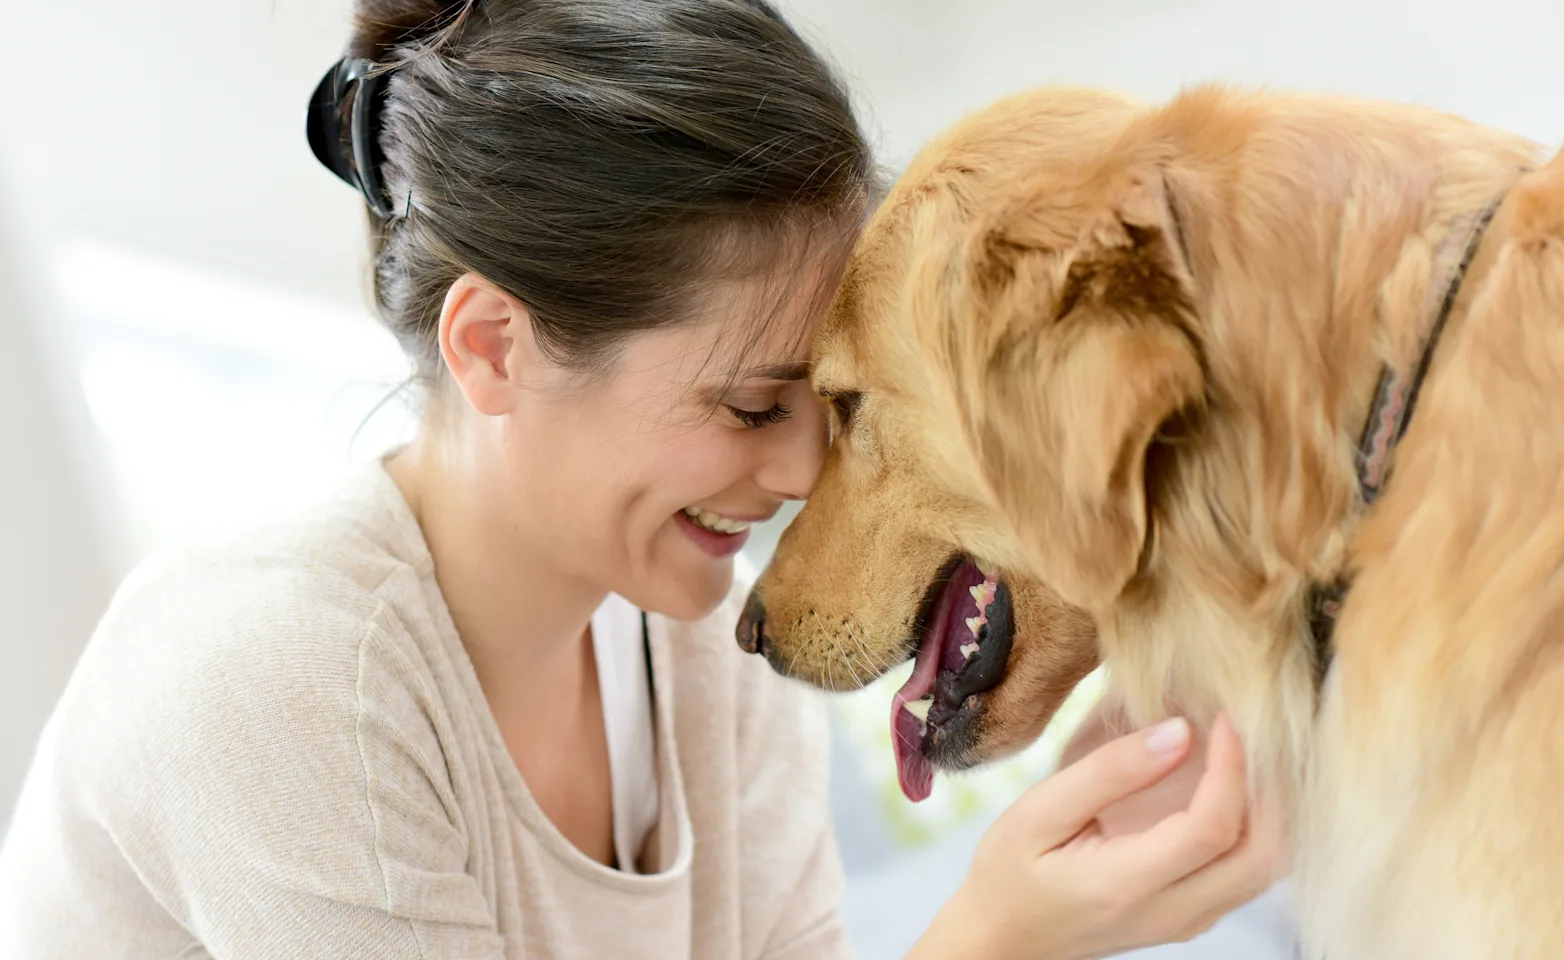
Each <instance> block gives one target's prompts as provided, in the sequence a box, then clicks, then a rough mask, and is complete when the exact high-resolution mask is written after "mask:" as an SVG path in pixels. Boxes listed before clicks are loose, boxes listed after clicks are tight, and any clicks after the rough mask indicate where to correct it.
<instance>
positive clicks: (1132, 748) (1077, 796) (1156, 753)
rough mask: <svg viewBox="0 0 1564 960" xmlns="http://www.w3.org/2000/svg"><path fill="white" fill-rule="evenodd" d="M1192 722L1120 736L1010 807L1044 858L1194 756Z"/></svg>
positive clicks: (1180, 721)
mask: <svg viewBox="0 0 1564 960" xmlns="http://www.w3.org/2000/svg"><path fill="white" fill-rule="evenodd" d="M1189 746H1190V736H1189V723H1188V721H1186V720H1184V719H1182V718H1176V719H1173V720H1167V721H1164V722H1162V723H1160V724H1157V725H1156V726H1154V727H1151V728H1150V729H1147V730H1142V731H1140V732H1138V733H1132V734H1130V735H1129V736H1125V737H1120V738H1118V739H1117V740H1113V741H1111V742H1109V743H1106V744H1104V745H1102V746H1101V747H1098V748H1097V749H1096V750H1094V751H1092V752H1091V753H1089V754H1087V755H1086V756H1085V757H1082V758H1081V759H1080V760H1078V761H1077V762H1075V763H1074V764H1071V765H1070V766H1068V767H1065V768H1064V769H1062V770H1060V771H1059V772H1057V773H1055V774H1053V775H1052V776H1050V777H1049V778H1048V779H1046V780H1044V781H1042V782H1041V783H1038V784H1036V785H1034V786H1033V787H1032V788H1031V789H1029V790H1028V791H1027V792H1026V793H1024V794H1022V795H1021V798H1020V799H1019V800H1017V801H1016V802H1015V804H1014V805H1013V806H1012V807H1011V808H1010V813H1009V814H1008V816H1010V817H1014V818H1015V819H1016V823H1017V825H1018V826H1019V827H1020V832H1022V833H1023V834H1024V836H1025V838H1026V839H1025V841H1024V842H1026V843H1027V844H1028V845H1030V846H1031V847H1032V849H1033V850H1035V851H1036V852H1037V853H1039V854H1041V853H1044V852H1046V851H1049V850H1052V849H1054V848H1056V847H1059V846H1061V845H1063V844H1064V843H1066V842H1068V841H1069V840H1070V838H1071V837H1074V836H1075V835H1076V834H1078V833H1080V832H1081V830H1082V829H1084V828H1085V827H1086V825H1087V824H1089V823H1091V822H1092V820H1094V819H1096V817H1097V814H1098V813H1100V812H1101V811H1102V810H1103V809H1104V808H1106V807H1108V806H1111V805H1112V804H1114V803H1117V802H1118V801H1120V800H1123V799H1124V798H1125V797H1128V796H1130V795H1131V794H1133V793H1136V792H1138V791H1140V790H1144V789H1146V788H1147V787H1149V786H1151V785H1152V784H1154V783H1156V782H1157V781H1158V780H1161V779H1162V778H1163V777H1165V776H1167V775H1168V773H1169V772H1170V771H1172V770H1173V768H1174V767H1176V766H1178V764H1179V761H1181V760H1183V759H1184V757H1185V755H1187V754H1188V753H1189Z"/></svg>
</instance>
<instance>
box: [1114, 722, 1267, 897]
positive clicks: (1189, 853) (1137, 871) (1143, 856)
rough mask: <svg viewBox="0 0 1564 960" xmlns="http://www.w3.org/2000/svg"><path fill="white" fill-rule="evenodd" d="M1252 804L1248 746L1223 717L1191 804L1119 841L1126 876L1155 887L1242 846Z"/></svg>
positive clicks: (1215, 729)
mask: <svg viewBox="0 0 1564 960" xmlns="http://www.w3.org/2000/svg"><path fill="white" fill-rule="evenodd" d="M1248 805H1249V792H1248V782H1247V778H1246V776H1245V768H1244V752H1243V745H1242V744H1241V743H1239V741H1238V736H1237V734H1235V733H1234V732H1233V727H1232V723H1231V722H1230V721H1229V720H1228V719H1227V717H1226V716H1222V717H1219V718H1217V721H1216V724H1215V725H1214V726H1213V727H1212V728H1211V738H1210V742H1209V744H1208V746H1207V748H1206V772H1205V774H1204V775H1203V776H1202V777H1201V778H1200V783H1199V785H1198V786H1196V787H1195V795H1194V797H1192V798H1191V799H1190V802H1189V808H1188V809H1187V810H1183V811H1181V812H1179V813H1175V814H1173V815H1172V816H1169V817H1168V818H1166V819H1165V820H1163V821H1162V822H1161V823H1158V824H1157V825H1156V826H1153V827H1151V828H1150V829H1149V830H1147V831H1146V832H1145V833H1142V834H1140V835H1138V836H1132V837H1124V838H1122V840H1121V841H1119V845H1118V848H1117V850H1116V854H1117V855H1118V856H1122V857H1123V858H1124V861H1123V866H1124V870H1125V874H1124V875H1125V876H1127V877H1134V878H1135V883H1136V885H1137V886H1139V887H1140V888H1141V889H1144V890H1146V891H1152V890H1160V889H1162V888H1164V887H1167V886H1170V885H1172V884H1173V883H1176V882H1177V881H1179V880H1181V879H1183V878H1184V877H1186V876H1188V875H1189V874H1192V873H1194V872H1195V871H1196V870H1199V869H1200V868H1201V867H1204V866H1205V865H1207V864H1209V863H1211V862H1212V861H1213V860H1216V859H1217V858H1218V857H1221V856H1222V855H1223V854H1225V853H1227V852H1228V851H1229V850H1231V849H1233V847H1234V846H1236V845H1237V844H1238V842H1239V840H1240V838H1241V837H1242V836H1243V830H1244V815H1245V811H1246V810H1247V808H1248Z"/></svg>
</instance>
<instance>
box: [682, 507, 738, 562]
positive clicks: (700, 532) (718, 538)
mask: <svg viewBox="0 0 1564 960" xmlns="http://www.w3.org/2000/svg"><path fill="white" fill-rule="evenodd" d="M673 522H674V524H675V525H676V526H677V527H678V528H679V529H680V530H683V531H684V535H685V536H687V537H689V538H690V540H691V541H693V542H694V543H695V545H696V546H697V547H700V548H701V550H702V551H704V552H706V553H708V554H710V555H711V556H714V557H719V558H721V557H731V556H733V555H734V554H735V553H738V552H739V551H740V550H742V549H744V544H746V543H748V542H749V531H748V530H741V531H740V532H738V533H718V532H717V531H715V530H707V529H706V528H705V527H703V526H701V525H700V524H698V523H696V522H695V521H694V520H691V519H690V518H689V516H688V515H686V514H685V513H684V512H683V511H682V510H681V511H680V512H678V513H676V514H674V515H673Z"/></svg>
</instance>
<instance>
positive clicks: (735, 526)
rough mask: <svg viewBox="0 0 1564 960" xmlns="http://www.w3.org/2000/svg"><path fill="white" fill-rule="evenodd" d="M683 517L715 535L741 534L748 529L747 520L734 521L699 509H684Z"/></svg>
mask: <svg viewBox="0 0 1564 960" xmlns="http://www.w3.org/2000/svg"><path fill="white" fill-rule="evenodd" d="M684 515H685V516H686V517H689V518H690V519H691V520H694V521H695V522H696V523H698V524H700V525H701V526H703V527H705V528H706V529H707V530H711V531H714V532H716V533H743V532H744V531H745V530H748V529H749V521H748V520H734V519H732V518H730V517H724V516H722V515H721V514H716V513H712V512H711V511H710V510H702V509H701V508H700V507H685V508H684Z"/></svg>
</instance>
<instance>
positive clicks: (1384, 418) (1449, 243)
mask: <svg viewBox="0 0 1564 960" xmlns="http://www.w3.org/2000/svg"><path fill="white" fill-rule="evenodd" d="M1501 199H1502V198H1501ZM1499 202H1500V201H1499V200H1495V201H1494V202H1493V203H1491V204H1489V205H1488V206H1487V207H1486V208H1484V209H1483V210H1482V211H1480V212H1478V213H1475V214H1465V215H1462V216H1460V217H1458V218H1457V219H1456V222H1455V223H1454V224H1452V225H1451V228H1450V230H1449V232H1447V233H1446V234H1445V238H1444V240H1443V241H1441V242H1440V244H1439V248H1438V249H1437V250H1436V251H1435V252H1434V276H1436V277H1437V276H1440V275H1441V274H1443V275H1445V276H1446V277H1447V278H1448V279H1447V280H1446V281H1445V283H1444V285H1443V287H1442V288H1441V287H1440V285H1438V284H1430V285H1429V291H1430V299H1431V300H1433V301H1434V302H1433V303H1431V304H1430V307H1431V309H1430V311H1429V316H1431V317H1432V321H1431V322H1430V323H1429V325H1428V328H1427V329H1426V330H1424V331H1423V334H1422V342H1421V343H1420V344H1419V348H1418V355H1417V362H1416V364H1414V365H1413V367H1412V369H1411V370H1410V371H1409V372H1408V373H1407V374H1406V375H1402V374H1401V373H1400V372H1399V371H1397V370H1396V369H1395V368H1393V367H1391V366H1390V365H1388V364H1387V365H1385V366H1384V367H1383V368H1382V369H1381V370H1380V373H1379V384H1378V386H1376V387H1375V389H1374V402H1373V403H1372V404H1371V405H1370V406H1369V415H1368V420H1367V422H1366V423H1364V425H1363V435H1362V437H1361V438H1360V439H1359V440H1358V450H1357V458H1356V459H1357V468H1358V471H1357V472H1358V509H1359V511H1363V510H1367V509H1368V508H1369V507H1371V506H1373V504H1374V501H1375V500H1378V499H1379V495H1380V494H1381V493H1382V492H1384V489H1385V484H1386V482H1387V481H1388V480H1389V477H1390V465H1391V464H1390V459H1391V454H1392V453H1394V452H1395V449H1396V444H1398V443H1400V442H1401V437H1402V436H1403V435H1404V434H1405V433H1406V430H1407V425H1408V424H1410V423H1411V422H1412V411H1413V409H1414V408H1415V407H1416V406H1417V397H1418V393H1419V391H1420V390H1421V389H1422V387H1423V381H1424V380H1425V379H1426V378H1427V377H1428V370H1429V367H1430V366H1431V365H1432V363H1433V359H1434V350H1435V348H1436V347H1438V345H1439V337H1440V335H1441V334H1443V333H1444V329H1445V325H1446V324H1447V323H1448V322H1449V320H1450V314H1451V313H1453V312H1454V310H1455V302H1456V300H1457V299H1458V298H1459V296H1460V293H1461V284H1462V282H1463V281H1465V279H1466V273H1467V271H1468V270H1469V269H1470V268H1471V266H1472V260H1473V258H1475V257H1476V256H1477V248H1478V247H1479V246H1481V245H1482V239H1483V235H1484V233H1486V231H1487V229H1488V225H1489V224H1490V223H1492V222H1493V216H1494V213H1495V212H1497V211H1498V209H1499ZM1441 289H1442V290H1443V293H1442V295H1440V294H1439V293H1438V291H1440V290H1441ZM1435 297H1437V299H1434V298H1435ZM1351 586H1352V580H1351V577H1350V575H1348V574H1347V573H1342V574H1341V575H1339V576H1338V577H1337V578H1336V579H1335V580H1332V581H1331V582H1330V583H1323V584H1315V585H1314V587H1313V588H1312V589H1311V590H1310V595H1309V631H1310V632H1311V633H1312V634H1313V635H1314V653H1315V664H1316V666H1317V668H1318V673H1317V674H1316V676H1317V677H1318V678H1319V679H1320V680H1321V681H1323V680H1324V677H1325V672H1326V670H1327V669H1328V668H1329V667H1330V661H1331V655H1332V653H1333V652H1334V651H1333V649H1332V646H1331V638H1332V635H1333V634H1334V633H1335V629H1336V618H1337V617H1338V616H1339V615H1340V613H1341V605H1342V603H1343V602H1344V601H1345V600H1346V598H1347V590H1348V589H1349V588H1350V587H1351Z"/></svg>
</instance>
